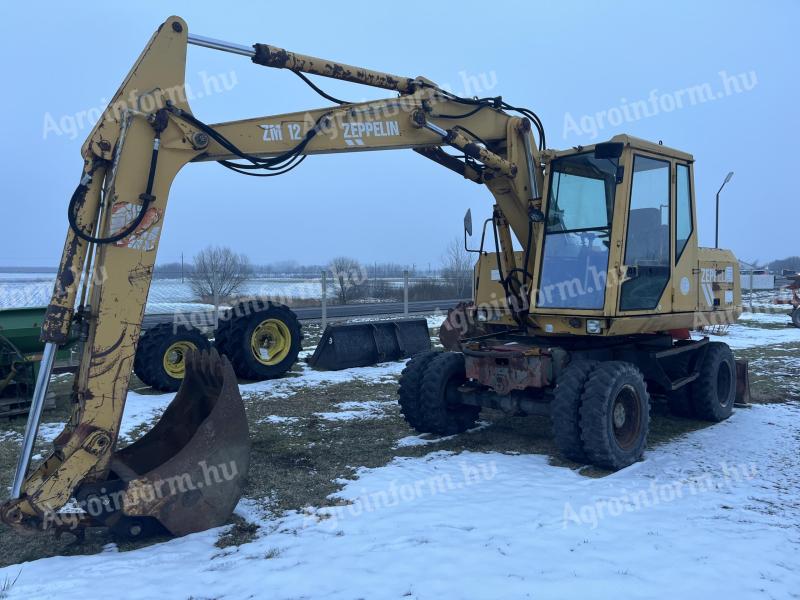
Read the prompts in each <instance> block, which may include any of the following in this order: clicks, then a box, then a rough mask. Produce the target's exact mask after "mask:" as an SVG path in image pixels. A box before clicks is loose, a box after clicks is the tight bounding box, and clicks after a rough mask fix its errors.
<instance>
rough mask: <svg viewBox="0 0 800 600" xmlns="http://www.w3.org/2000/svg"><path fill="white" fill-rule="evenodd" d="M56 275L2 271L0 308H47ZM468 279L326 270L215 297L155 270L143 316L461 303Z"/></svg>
mask: <svg viewBox="0 0 800 600" xmlns="http://www.w3.org/2000/svg"><path fill="white" fill-rule="evenodd" d="M54 283H55V273H22V272H16V273H0V308H21V307H33V306H45V305H47V304H48V302H49V301H50V296H51V294H52V292H53V285H54ZM471 285H472V277H471V274H470V273H468V274H466V275H465V276H464V275H462V276H455V277H454V276H448V275H443V274H440V273H426V274H425V275H412V274H410V273H408V274H407V275H401V276H386V277H370V276H366V277H363V278H353V277H346V278H342V279H340V278H338V277H336V276H335V275H334V274H331V273H330V272H327V273H326V272H319V273H318V274H317V275H314V276H312V275H309V274H295V273H285V274H269V275H267V274H254V275H252V276H250V277H247V278H246V279H245V280H244V281H242V282H241V284H240V285H239V286H238V288H237V290H236V292H235V294H232V295H231V296H229V297H226V298H214V297H213V296H212V295H211V294H208V293H203V292H202V291H200V290H198V289H197V286H193V285H192V278H191V274H189V273H186V272H184V273H181V272H164V271H161V272H158V273H157V275H156V276H155V277H154V278H153V280H152V283H151V285H150V292H149V294H148V298H147V306H146V313H148V314H166V313H175V312H179V311H191V310H201V309H207V308H208V307H209V306H210V305H217V306H224V305H227V304H231V303H233V302H235V301H236V300H237V299H238V298H260V299H262V300H272V301H274V302H280V303H282V304H287V305H289V306H294V307H312V306H320V305H322V298H323V295H324V296H325V298H326V304H328V305H337V304H366V303H369V304H372V303H382V302H386V303H389V302H403V301H409V302H416V301H425V300H460V299H463V298H467V297H469V296H470V295H471Z"/></svg>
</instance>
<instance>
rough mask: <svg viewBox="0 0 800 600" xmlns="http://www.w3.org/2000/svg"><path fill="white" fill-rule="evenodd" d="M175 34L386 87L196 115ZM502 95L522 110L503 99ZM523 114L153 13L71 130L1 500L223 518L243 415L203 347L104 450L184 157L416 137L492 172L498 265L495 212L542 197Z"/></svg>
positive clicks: (298, 150)
mask: <svg viewBox="0 0 800 600" xmlns="http://www.w3.org/2000/svg"><path fill="white" fill-rule="evenodd" d="M190 43H191V44H195V45H199V46H205V47H209V48H214V49H217V50H223V51H228V52H234V53H236V54H241V55H243V56H247V57H250V58H251V60H253V62H255V63H257V64H261V65H264V66H268V67H275V68H283V69H289V70H292V71H294V72H296V73H298V74H300V75H301V76H302V73H308V74H313V75H319V76H326V77H333V78H336V79H341V80H346V81H351V82H355V83H361V84H365V85H371V86H375V87H380V88H385V89H388V90H393V91H395V92H398V93H399V95H398V96H397V97H395V98H389V99H385V100H378V101H370V102H361V103H343V104H340V105H336V106H333V107H327V108H320V109H315V110H310V111H304V112H297V113H288V114H283V115H274V116H266V117H259V118H253V119H246V120H241V121H231V122H226V123H218V124H214V125H207V124H205V123H203V122H202V121H201V120H200V119H199V118H197V117H195V116H194V115H193V113H192V112H191V108H190V107H189V105H188V102H187V100H186V94H185V93H184V92H185V89H186V88H185V83H184V76H185V63H186V51H187V45H188V44H190ZM303 77H304V76H303ZM304 78H305V77H304ZM312 85H313V84H312ZM515 110H516V111H522V116H520V117H516V116H512V115H511V114H509V113H510V112H513V111H515ZM527 116H531V117H534V118H533V119H532V120H533V121H534V125H535V126H536V128H537V129H539V130H540V136H539V138H540V139H539V141H540V143H542V142H543V140H542V139H541V137H542V135H541V125H540V123H539V122H538V119H535V115H532V114H531V113H526V112H525V111H524V110H523V109H515V108H514V107H510V106H509V105H507V104H506V103H504V102H503V101H502V100H501V99H500V98H494V99H483V100H478V99H464V98H458V97H457V96H455V95H453V94H451V93H449V92H447V91H445V90H443V89H441V88H439V87H437V86H436V85H435V84H433V83H432V82H430V81H428V80H426V79H424V78H421V77H417V78H408V77H397V76H394V75H391V74H387V73H380V72H376V71H371V70H367V69H362V68H359V67H352V66H350V65H344V64H340V63H333V62H331V61H326V60H322V59H318V58H315V57H309V56H304V55H300V54H295V53H291V52H287V51H285V50H282V49H279V48H275V47H271V46H267V45H263V44H256V45H255V46H253V47H246V46H238V45H235V44H229V43H225V42H218V41H215V40H210V39H208V38H202V37H200V36H191V35H190V34H189V32H188V28H187V26H186V23H185V22H184V21H183V20H182V19H180V18H178V17H170V18H169V19H167V21H166V22H165V23H163V24H162V25H161V27H159V29H158V31H156V33H155V34H154V35H153V37H152V38H151V40H150V42H149V43H148V45H147V46H146V47H145V49H144V51H143V52H142V54H141V55H140V56H139V58H138V60H137V61H136V63H135V64H134V66H133V68H132V69H131V71H130V73H129V74H128V76H127V77H126V79H125V80H124V82H123V84H122V85H121V87H120V88H119V90H118V91H117V93H116V94H115V95H114V97H113V99H112V100H111V103H110V104H109V107H108V108H107V110H106V111H105V112H104V114H103V115H102V117H101V119H100V120H99V121H98V123H97V124H96V126H95V127H94V129H93V130H92V132H91V133H90V134H89V136H88V138H87V140H86V142H85V143H84V145H83V147H82V150H81V154H82V157H83V161H84V166H83V171H82V174H81V179H80V184H79V185H78V187H77V189H76V190H75V192H74V194H73V196H72V198H71V200H70V203H69V210H68V214H69V223H70V227H69V229H68V231H67V238H66V241H65V245H64V250H63V254H62V258H61V263H60V266H59V270H58V274H57V280H56V285H55V288H54V292H53V296H52V299H51V302H50V304H49V306H48V310H47V316H46V319H45V322H44V325H43V327H42V339H43V341H44V342H45V343H46V350H45V359H44V360H43V363H42V369H41V371H42V373H41V374H40V378H39V380H38V382H37V388H36V392H35V395H34V402H33V408H32V410H31V414H30V417H29V423H28V428H27V430H26V435H25V443H24V446H23V452H22V455H21V458H20V462H19V465H18V469H17V475H16V478H15V481H14V486H13V488H12V498H11V500H9V501H8V502H6V503H5V504H4V505H3V506H2V507H0V518H2V520H3V521H4V522H6V523H8V524H11V525H13V526H15V527H18V528H21V529H41V528H47V527H60V528H64V527H67V528H69V529H72V530H76V529H77V530H80V529H82V528H84V527H86V526H89V525H97V524H98V523H99V524H102V525H106V526H108V527H111V528H112V529H114V530H117V531H119V532H122V533H124V534H126V535H140V534H143V533H148V532H150V531H153V530H161V529H166V530H167V531H169V532H170V533H173V534H177V535H180V534H185V533H189V532H191V531H197V530H201V529H205V528H208V527H212V526H215V525H219V524H221V523H223V522H225V520H226V519H227V518H228V516H229V515H230V512H231V511H232V510H233V507H234V506H235V503H236V501H238V498H239V497H240V495H241V492H242V487H243V484H244V477H245V476H246V473H247V467H248V455H249V441H248V434H247V422H246V419H245V414H244V408H243V404H242V400H241V396H240V395H239V391H238V387H237V385H236V381H235V377H234V375H233V372H232V369H231V367H230V364H229V363H228V361H227V359H226V358H225V357H220V356H218V355H217V354H216V353H215V352H214V351H212V352H211V353H205V352H204V353H200V354H197V355H195V356H192V357H189V358H187V371H186V377H185V379H184V382H183V385H182V386H181V389H180V390H179V392H178V393H177V395H176V397H175V399H174V400H173V402H172V403H171V404H170V406H169V407H168V408H167V410H166V411H165V413H164V415H163V417H162V419H161V421H159V423H158V424H157V425H156V426H155V427H154V428H153V429H152V430H151V431H150V432H149V433H148V434H146V435H145V436H144V437H143V438H142V439H140V440H139V441H137V442H136V443H134V444H132V445H131V446H128V447H127V448H125V449H123V450H117V440H118V437H119V435H120V427H121V420H122V415H123V410H124V407H125V400H126V396H127V392H128V384H129V379H130V374H131V368H132V363H133V358H134V355H135V351H136V346H137V342H138V339H139V335H140V331H141V323H142V318H143V315H144V308H145V302H146V299H147V294H148V290H149V287H150V283H151V278H152V273H153V266H154V264H155V260H156V252H157V249H158V243H159V238H160V235H161V231H162V228H163V226H164V223H165V218H166V207H167V198H168V194H169V188H170V186H171V183H172V180H173V179H174V177H175V176H176V174H177V173H178V171H179V170H180V169H181V168H182V167H183V166H184V165H186V164H187V163H189V162H204V161H217V162H220V163H221V164H222V165H224V166H226V167H228V168H229V169H232V170H234V171H239V172H243V173H246V174H258V175H276V174H280V173H283V172H285V171H286V170H288V169H291V168H294V167H295V166H297V164H298V163H299V162H300V161H302V160H303V159H304V158H305V157H307V156H310V155H314V154H326V153H334V152H353V151H368V150H396V149H413V150H415V151H417V152H418V153H420V154H421V155H422V156H425V157H427V158H429V159H431V160H434V161H436V162H438V163H439V164H442V165H443V166H446V167H447V168H449V169H451V170H454V171H456V172H457V173H459V174H460V175H461V176H463V177H465V178H467V179H470V180H471V181H473V182H475V183H477V184H481V185H486V186H487V187H488V188H489V190H490V191H491V192H492V194H493V195H494V197H495V208H494V213H495V217H496V222H497V224H498V228H499V230H500V236H499V239H500V245H501V252H500V256H501V259H502V261H503V263H504V264H503V269H504V271H505V272H507V273H510V272H513V271H514V270H515V269H516V270H520V266H518V265H515V264H514V251H513V247H512V242H511V237H510V233H509V228H510V230H511V231H513V232H514V233H515V235H516V237H517V239H518V240H519V242H520V243H521V244H522V245H523V247H525V246H526V245H530V244H531V243H532V240H533V237H534V236H536V235H538V227H540V224H539V223H538V222H537V223H535V224H534V223H533V222H534V221H539V220H540V219H539V218H532V216H535V215H539V216H540V215H541V212H540V208H541V197H540V190H541V189H542V180H543V177H542V169H541V164H540V155H539V150H538V149H537V145H536V144H535V140H534V136H533V133H532V131H531V120H529V119H528V118H526V117H527ZM446 149H450V150H451V151H452V150H454V151H455V152H456V153H457V155H453V154H451V153H448V152H447V151H446ZM521 267H522V269H525V270H527V271H528V272H530V271H531V269H530V265H524V266H521ZM76 329H77V330H78V332H79V336H80V339H81V340H82V343H83V351H82V355H81V363H80V368H79V371H78V373H77V375H76V378H75V382H74V390H73V408H72V413H71V417H70V419H69V421H68V423H67V425H66V427H65V429H64V431H63V432H62V433H61V434H60V435H59V436H58V437H57V438H56V439H55V441H54V442H53V449H52V451H51V452H50V454H49V455H48V456H47V458H46V459H45V460H44V461H42V462H41V463H40V464H39V465H38V466H37V467H36V468H35V469H34V470H32V471H30V472H29V463H30V458H31V454H32V447H33V440H34V438H35V436H36V429H37V427H38V422H39V418H40V414H41V405H42V402H41V401H42V400H43V398H44V394H45V392H46V388H47V381H48V378H49V367H50V366H52V355H53V354H54V352H55V348H56V347H57V345H58V344H60V343H63V342H64V341H65V340H66V339H67V336H68V335H69V334H70V332H74V330H76ZM67 508H69V509H70V510H69V511H67V510H66V509H67ZM67 515H69V516H68V517H67Z"/></svg>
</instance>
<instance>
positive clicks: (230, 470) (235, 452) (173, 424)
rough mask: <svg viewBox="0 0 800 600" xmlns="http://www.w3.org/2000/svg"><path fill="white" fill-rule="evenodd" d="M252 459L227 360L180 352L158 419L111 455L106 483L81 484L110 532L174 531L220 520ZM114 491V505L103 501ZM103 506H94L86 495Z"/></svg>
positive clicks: (232, 502) (187, 530) (200, 527)
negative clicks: (170, 396)
mask: <svg viewBox="0 0 800 600" xmlns="http://www.w3.org/2000/svg"><path fill="white" fill-rule="evenodd" d="M249 462H250V438H249V435H248V427H247V418H246V416H245V411H244V404H243V403H242V397H241V395H240V394H239V388H238V386H237V384H236V377H235V375H234V372H233V368H232V367H231V364H230V362H228V359H227V358H226V357H224V356H222V357H221V356H220V355H219V354H218V353H217V351H216V350H214V349H212V350H211V351H209V352H206V351H202V352H199V353H197V352H190V353H187V355H186V375H185V377H184V380H183V383H182V384H181V387H180V389H179V390H178V393H177V395H176V396H175V399H174V400H173V401H172V402H171V403H170V405H169V406H168V407H167V409H166V411H164V415H163V416H162V417H161V420H159V422H158V423H157V424H156V425H155V426H154V427H153V429H152V430H150V431H149V432H148V433H147V434H146V435H144V437H142V438H141V439H140V440H138V441H137V442H135V443H133V444H131V445H130V446H128V447H127V448H125V449H123V450H120V451H119V452H117V453H116V454H114V456H113V457H112V460H111V475H110V478H109V480H107V481H104V482H98V483H92V484H87V485H84V486H82V488H81V490H80V492H79V494H78V496H79V499H80V500H83V504H84V506H86V507H87V508H88V509H89V513H90V514H91V515H92V517H93V518H95V519H97V520H100V521H102V522H103V524H105V525H106V526H108V527H110V528H111V530H112V531H114V532H115V533H118V534H121V535H124V536H126V537H139V536H144V535H151V534H154V533H163V530H166V531H167V532H168V533H171V534H172V535H176V536H180V535H186V534H188V533H192V532H195V531H202V530H204V529H209V528H211V527H217V526H219V525H222V524H224V523H225V522H226V521H227V519H228V518H229V517H230V515H231V513H232V512H233V509H234V508H235V506H236V503H237V502H238V501H239V498H240V497H241V495H242V489H243V487H244V482H245V478H246V476H247V469H248V466H249ZM114 494H117V496H116V499H118V503H117V506H113V505H114V504H115V503H114V502H109V500H108V498H109V497H113V495H114ZM93 496H95V497H97V498H98V499H99V501H100V502H99V503H97V502H96V503H95V507H96V509H97V508H98V507H100V506H104V507H108V506H112V508H114V510H108V511H102V515H101V516H100V517H99V518H98V515H96V514H95V513H96V512H98V511H97V510H94V511H93V510H92V506H93V505H92V497H93Z"/></svg>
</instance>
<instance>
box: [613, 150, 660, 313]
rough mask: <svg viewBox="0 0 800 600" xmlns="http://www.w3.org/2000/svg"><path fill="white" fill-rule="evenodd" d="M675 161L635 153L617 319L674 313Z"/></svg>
mask: <svg viewBox="0 0 800 600" xmlns="http://www.w3.org/2000/svg"><path fill="white" fill-rule="evenodd" d="M672 169H673V163H672V160H671V159H669V158H666V157H664V156H658V155H650V154H647V153H644V152H639V151H636V150H634V152H633V163H632V165H631V186H630V193H629V198H628V213H627V226H626V231H625V243H624V248H623V282H622V285H621V286H620V293H619V313H622V314H661V313H668V312H670V311H671V310H672V288H671V286H670V281H671V279H672V264H673V262H672V235H671V234H670V232H671V219H672V212H673V210H672V207H673V193H672V190H673V185H672V181H673V178H672Z"/></svg>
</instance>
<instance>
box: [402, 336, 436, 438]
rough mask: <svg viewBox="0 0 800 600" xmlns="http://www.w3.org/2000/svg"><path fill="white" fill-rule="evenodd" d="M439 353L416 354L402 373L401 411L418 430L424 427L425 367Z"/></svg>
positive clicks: (407, 420)
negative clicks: (423, 392) (421, 394)
mask: <svg viewBox="0 0 800 600" xmlns="http://www.w3.org/2000/svg"><path fill="white" fill-rule="evenodd" d="M437 354H440V352H438V351H431V352H420V353H419V354H415V355H414V356H413V357H412V358H411V360H409V361H408V363H407V364H406V368H405V369H403V372H402V373H401V374H400V385H399V387H398V390H397V396H398V399H397V401H398V403H399V404H400V412H401V413H403V417H405V420H406V422H407V423H408V424H409V425H411V427H413V428H414V429H417V430H419V429H420V427H423V420H422V419H423V417H422V399H421V397H420V393H421V391H422V376H423V374H424V373H425V368H426V367H427V366H428V364H429V363H430V362H431V360H433V358H434V357H435V356H436V355H437Z"/></svg>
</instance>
